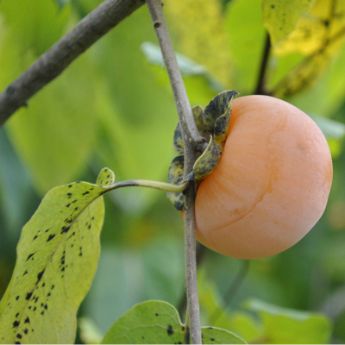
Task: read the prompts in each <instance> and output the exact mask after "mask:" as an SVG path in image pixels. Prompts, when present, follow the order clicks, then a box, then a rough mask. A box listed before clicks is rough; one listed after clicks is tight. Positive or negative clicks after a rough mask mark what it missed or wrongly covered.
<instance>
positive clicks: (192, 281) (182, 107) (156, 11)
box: [147, 0, 202, 344]
mask: <svg viewBox="0 0 345 345" xmlns="http://www.w3.org/2000/svg"><path fill="white" fill-rule="evenodd" d="M147 5H148V7H149V10H150V13H151V17H152V21H153V26H154V28H155V30H156V34H157V37H158V40H159V44H160V47H161V50H162V54H163V58H164V62H165V66H166V68H167V71H168V74H169V78H170V84H171V87H172V89H173V92H174V96H175V102H176V107H177V111H178V115H179V119H180V124H181V127H182V132H183V138H184V142H185V152H184V157H185V162H184V163H185V171H184V172H185V176H187V175H188V174H189V173H190V172H191V171H192V168H193V165H194V162H195V159H196V154H195V145H196V143H198V142H201V141H202V140H201V137H200V134H199V132H198V129H197V127H196V124H195V122H194V117H193V114H192V109H191V106H190V103H189V100H188V97H187V92H186V89H185V86H184V83H183V80H182V76H181V73H180V71H179V68H178V65H177V61H176V56H175V53H174V50H173V48H172V44H171V40H170V37H169V34H168V31H167V28H166V24H165V20H164V17H163V12H162V3H161V0H147ZM195 193H196V185H195V182H194V181H191V182H190V183H189V185H188V187H187V189H186V191H185V196H186V203H185V206H186V207H185V217H184V227H185V231H184V234H185V236H184V243H185V245H184V248H185V274H186V295H187V324H188V327H189V331H190V340H191V343H192V344H201V329H200V308H199V296H198V287H197V264H196V240H195V207H194V204H195Z"/></svg>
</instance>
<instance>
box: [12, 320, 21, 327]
mask: <svg viewBox="0 0 345 345" xmlns="http://www.w3.org/2000/svg"><path fill="white" fill-rule="evenodd" d="M19 325H20V322H19V321H18V320H15V321H13V323H12V327H13V328H17V327H18V326H19Z"/></svg>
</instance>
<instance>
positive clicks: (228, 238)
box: [195, 95, 333, 259]
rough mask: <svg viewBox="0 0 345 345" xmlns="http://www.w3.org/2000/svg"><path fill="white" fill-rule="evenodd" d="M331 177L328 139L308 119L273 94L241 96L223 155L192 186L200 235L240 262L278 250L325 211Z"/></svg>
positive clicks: (211, 245) (294, 241)
mask: <svg viewBox="0 0 345 345" xmlns="http://www.w3.org/2000/svg"><path fill="white" fill-rule="evenodd" d="M332 174H333V169H332V160H331V155H330V152H329V148H328V144H327V141H326V139H325V137H324V135H323V134H322V132H321V130H320V129H319V128H318V126H317V125H316V124H315V123H314V121H313V120H312V119H311V118H310V117H309V116H307V115H306V114H305V113H304V112H302V111H301V110H299V109H298V108H296V107H295V106H293V105H291V104H289V103H287V102H285V101H282V100H279V99H276V98H273V97H269V96H256V95H254V96H245V97H239V98H237V99H235V100H234V101H233V103H232V113H231V119H230V126H229V131H228V136H227V139H226V142H225V146H224V151H223V154H222V157H221V159H220V161H219V163H218V165H217V166H216V167H215V169H214V171H213V172H212V173H211V174H210V175H209V176H207V177H206V178H205V179H204V180H203V181H202V182H201V183H200V185H199V188H198V191H197V196H196V204H195V207H196V210H195V211H196V226H197V238H198V240H199V241H200V242H201V243H203V244H204V245H205V246H207V247H209V248H211V249H213V250H215V251H216V252H219V253H221V254H223V255H228V256H232V257H236V258H242V259H252V258H261V257H266V256H271V255H275V254H277V253H279V252H282V251H284V250H286V249H287V248H289V247H291V246H292V245H294V244H295V243H296V242H298V241H299V240H300V239H301V238H302V237H303V236H305V235H306V234H307V233H308V231H309V230H311V228H312V227H313V226H314V225H315V224H316V222H317V221H318V220H319V218H320V217H321V215H322V214H323V212H324V210H325V207H326V204H327V199H328V195H329V192H330V188H331V184H332Z"/></svg>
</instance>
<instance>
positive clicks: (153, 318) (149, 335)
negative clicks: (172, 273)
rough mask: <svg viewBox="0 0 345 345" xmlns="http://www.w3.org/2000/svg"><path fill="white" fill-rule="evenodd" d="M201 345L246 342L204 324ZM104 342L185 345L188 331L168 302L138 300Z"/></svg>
mask: <svg viewBox="0 0 345 345" xmlns="http://www.w3.org/2000/svg"><path fill="white" fill-rule="evenodd" d="M202 337H203V344H245V341H244V340H243V339H241V338H240V337H239V336H237V335H236V334H234V333H232V332H230V331H227V330H225V329H221V328H214V327H203V328H202ZM102 343H103V344H188V343H189V332H188V330H187V329H186V326H185V325H184V324H183V323H182V322H181V320H180V316H179V314H178V312H177V310H176V309H175V307H173V306H172V305H171V304H169V303H167V302H163V301H145V302H143V303H139V304H137V305H135V306H134V307H132V308H131V309H130V310H128V311H127V312H126V313H125V314H124V315H123V316H121V317H120V318H119V319H118V320H117V321H116V322H115V323H114V324H113V325H112V327H111V328H110V330H109V331H108V332H107V334H106V335H105V337H104V339H103V341H102Z"/></svg>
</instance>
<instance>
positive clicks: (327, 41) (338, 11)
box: [267, 0, 345, 55]
mask: <svg viewBox="0 0 345 345" xmlns="http://www.w3.org/2000/svg"><path fill="white" fill-rule="evenodd" d="M271 2H276V1H273V0H269V1H267V3H271ZM277 2H278V3H279V4H280V7H281V8H284V13H285V14H284V15H285V17H286V18H287V20H286V23H290V21H289V20H288V18H289V16H291V14H293V15H297V14H298V13H297V12H298V11H297V12H296V11H295V9H296V8H299V7H300V8H301V11H300V12H299V13H300V16H299V19H298V20H297V23H296V26H295V29H294V30H292V31H291V32H290V34H289V35H288V36H287V37H285V39H282V38H281V40H280V41H279V40H275V35H274V33H276V32H279V28H280V27H281V23H280V21H279V19H280V20H281V18H276V17H275V16H274V15H272V17H271V18H272V19H274V18H276V19H278V20H277V21H276V23H275V26H274V28H275V30H273V29H272V28H269V31H270V33H271V37H272V40H273V43H274V47H275V52H276V53H278V54H286V53H291V52H295V51H299V52H301V53H303V54H305V55H309V54H311V53H314V52H316V51H317V50H320V49H323V50H324V48H325V47H326V46H330V47H329V48H328V55H331V54H332V53H335V51H336V50H337V49H338V48H339V46H340V45H341V42H342V41H343V37H344V34H341V35H339V33H340V32H342V31H344V28H345V15H344V10H345V3H344V1H339V0H314V1H309V0H303V1H280V0H278V1H277ZM290 6H292V7H293V8H289V7H290ZM303 8H304V9H303ZM274 11H275V10H272V12H274ZM283 23H285V22H284V21H283ZM336 37H337V38H336Z"/></svg>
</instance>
